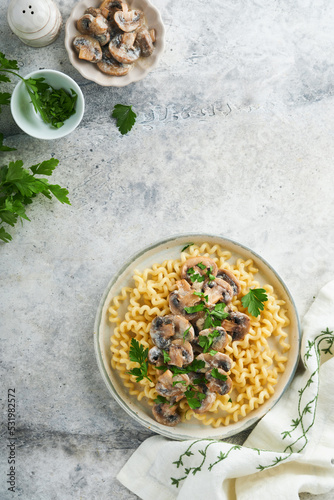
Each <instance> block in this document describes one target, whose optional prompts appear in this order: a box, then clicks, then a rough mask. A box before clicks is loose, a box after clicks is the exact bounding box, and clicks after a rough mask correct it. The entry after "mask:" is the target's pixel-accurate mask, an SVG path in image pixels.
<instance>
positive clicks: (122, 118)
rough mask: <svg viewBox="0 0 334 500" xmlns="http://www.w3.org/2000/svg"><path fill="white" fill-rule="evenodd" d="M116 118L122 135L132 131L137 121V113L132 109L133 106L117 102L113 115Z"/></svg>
mask: <svg viewBox="0 0 334 500" xmlns="http://www.w3.org/2000/svg"><path fill="white" fill-rule="evenodd" d="M111 116H112V117H113V118H116V120H117V122H116V125H117V127H118V130H119V131H120V133H121V134H122V135H124V134H127V133H128V132H130V130H131V129H132V127H133V126H134V124H135V122H136V117H137V115H136V113H135V112H134V111H132V106H125V105H124V104H116V105H115V106H114V110H113V112H112V115H111Z"/></svg>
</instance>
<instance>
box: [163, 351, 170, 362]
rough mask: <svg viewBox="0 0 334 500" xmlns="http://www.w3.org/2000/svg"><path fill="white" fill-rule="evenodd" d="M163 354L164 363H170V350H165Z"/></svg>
mask: <svg viewBox="0 0 334 500" xmlns="http://www.w3.org/2000/svg"><path fill="white" fill-rule="evenodd" d="M162 354H163V356H164V363H169V362H170V356H169V354H168V352H166V351H164V350H163V351H162Z"/></svg>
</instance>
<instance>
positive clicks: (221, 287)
mask: <svg viewBox="0 0 334 500" xmlns="http://www.w3.org/2000/svg"><path fill="white" fill-rule="evenodd" d="M203 293H204V295H205V296H207V299H206V302H207V304H208V305H214V304H216V303H217V302H224V303H225V304H229V303H230V302H231V300H232V298H233V288H232V287H231V285H229V284H228V283H227V281H224V280H222V279H220V278H216V279H215V280H214V281H208V282H207V283H206V284H205V285H204V287H203Z"/></svg>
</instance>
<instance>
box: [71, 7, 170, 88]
mask: <svg viewBox="0 0 334 500" xmlns="http://www.w3.org/2000/svg"><path fill="white" fill-rule="evenodd" d="M101 3H102V0H81V2H78V3H77V4H76V5H75V6H74V8H73V10H72V12H71V15H70V17H69V18H68V20H67V22H66V26H65V47H66V50H67V53H68V57H69V59H70V61H71V63H72V65H73V66H74V67H75V69H77V70H78V71H79V73H80V74H81V75H82V76H83V77H84V78H86V79H87V80H91V81H92V82H95V83H97V84H99V85H102V86H105V87H125V86H126V85H129V84H130V83H133V82H138V81H139V80H142V79H143V78H145V76H146V75H147V74H148V73H149V72H150V71H151V70H152V69H153V68H154V67H155V66H156V65H157V64H158V60H159V58H160V56H161V54H162V53H163V51H164V46H165V28H164V25H163V22H162V19H161V16H160V13H159V11H158V10H157V9H156V7H154V6H153V5H152V4H151V3H150V2H149V0H127V4H128V5H129V7H130V8H131V9H140V10H142V11H143V12H144V16H145V19H146V22H147V26H148V27H149V29H155V32H156V41H155V43H154V51H153V54H152V55H151V56H150V57H140V58H139V60H138V61H136V62H135V63H134V65H133V68H132V69H131V70H130V71H129V73H128V74H127V75H124V76H111V75H106V74H105V73H103V72H102V71H100V70H99V68H98V67H97V65H96V64H93V63H91V62H88V61H84V60H82V59H79V58H78V54H77V53H76V51H75V50H74V48H73V39H74V38H75V37H76V36H77V35H79V34H80V33H79V32H78V30H77V27H76V22H77V20H78V19H80V17H82V16H83V15H84V12H85V10H86V9H87V8H88V7H99V6H100V5H101Z"/></svg>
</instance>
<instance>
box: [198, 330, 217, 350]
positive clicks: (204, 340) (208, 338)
mask: <svg viewBox="0 0 334 500" xmlns="http://www.w3.org/2000/svg"><path fill="white" fill-rule="evenodd" d="M219 335H220V333H219V332H218V330H213V331H212V332H210V333H209V334H208V335H200V336H199V337H198V343H199V345H200V346H201V347H202V348H203V352H208V350H209V349H210V347H211V346H212V344H213V342H214V339H215V338H216V337H219Z"/></svg>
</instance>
